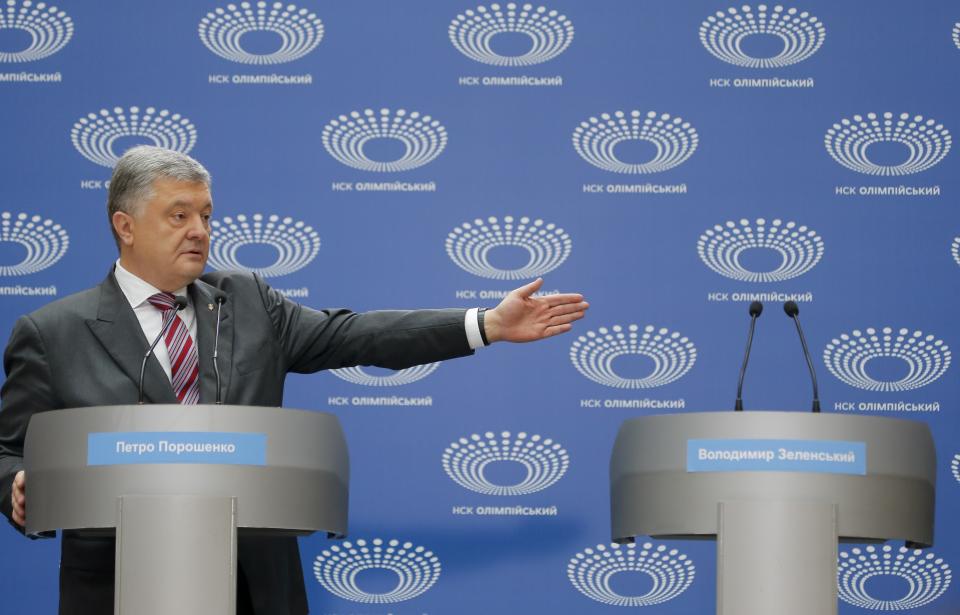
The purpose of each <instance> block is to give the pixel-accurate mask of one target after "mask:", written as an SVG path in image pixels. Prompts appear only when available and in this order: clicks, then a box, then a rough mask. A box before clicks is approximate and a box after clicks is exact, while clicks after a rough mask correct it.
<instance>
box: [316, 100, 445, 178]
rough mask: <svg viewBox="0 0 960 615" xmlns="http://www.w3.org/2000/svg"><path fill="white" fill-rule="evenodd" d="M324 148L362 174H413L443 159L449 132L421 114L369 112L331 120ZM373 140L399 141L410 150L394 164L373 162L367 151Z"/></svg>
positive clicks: (385, 110) (384, 111) (327, 127)
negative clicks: (390, 172)
mask: <svg viewBox="0 0 960 615" xmlns="http://www.w3.org/2000/svg"><path fill="white" fill-rule="evenodd" d="M322 138H323V146H324V147H325V148H327V151H328V152H330V155H331V156H333V157H334V158H336V159H337V160H339V161H340V162H342V163H343V164H345V165H347V166H348V167H353V168H355V169H360V170H362V171H409V170H410V169H416V168H417V167H421V166H423V165H425V164H427V163H428V162H430V161H432V160H433V159H434V158H436V157H437V156H439V155H440V152H442V151H443V148H444V147H446V146H447V130H446V128H444V127H443V126H442V125H441V124H440V122H438V121H437V120H435V119H433V118H432V117H430V116H429V115H421V114H420V113H419V112H418V111H411V112H409V113H408V112H407V111H405V110H404V109H397V110H396V111H391V110H390V109H380V111H374V110H373V109H366V110H364V111H362V112H361V111H351V112H350V114H349V115H341V116H340V117H338V118H336V119H334V120H330V123H329V124H327V125H326V126H324V128H323V136H322ZM373 139H396V140H398V141H400V142H401V143H403V145H404V147H406V151H404V153H403V155H401V156H400V158H398V159H397V160H393V161H391V162H380V161H377V160H371V159H370V158H368V157H367V155H366V154H365V153H364V151H363V148H364V145H366V144H367V142H369V141H371V140H373Z"/></svg>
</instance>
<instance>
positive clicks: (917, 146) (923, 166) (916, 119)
mask: <svg viewBox="0 0 960 615" xmlns="http://www.w3.org/2000/svg"><path fill="white" fill-rule="evenodd" d="M823 141H824V145H825V146H826V148H827V152H829V153H830V156H832V157H833V159H834V160H836V161H837V162H838V163H840V164H842V165H843V166H845V167H847V168H848V169H850V170H852V171H857V172H858V173H864V174H866V175H882V176H897V175H911V174H913V173H920V172H921V171H926V170H927V169H929V168H930V167H932V166H934V165H936V164H937V163H939V162H940V161H941V160H943V159H944V157H945V156H946V155H947V153H948V152H949V151H950V148H951V146H952V145H953V139H952V137H951V136H950V131H949V130H947V129H946V128H944V126H943V124H940V123H938V122H937V121H936V120H934V119H932V118H924V117H923V116H922V115H913V116H911V115H910V114H909V113H901V114H899V115H895V114H894V113H891V112H889V111H888V112H886V113H867V114H866V115H854V116H853V117H851V118H844V119H842V120H840V122H838V123H836V124H834V125H833V126H831V127H830V129H828V130H827V134H826V135H825V136H824V139H823ZM876 143H900V144H902V145H904V146H905V147H906V148H907V149H908V150H909V152H910V154H909V157H908V159H907V160H905V161H904V162H902V163H900V164H894V165H885V164H877V163H875V162H872V161H871V160H870V157H869V155H868V154H869V147H870V146H871V145H873V144H876Z"/></svg>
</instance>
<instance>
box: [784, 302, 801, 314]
mask: <svg viewBox="0 0 960 615" xmlns="http://www.w3.org/2000/svg"><path fill="white" fill-rule="evenodd" d="M783 311H784V312H786V313H787V316H789V317H790V318H795V317H796V316H797V314H799V313H800V308H799V307H797V303H796V302H795V301H787V302H786V303H784V304H783Z"/></svg>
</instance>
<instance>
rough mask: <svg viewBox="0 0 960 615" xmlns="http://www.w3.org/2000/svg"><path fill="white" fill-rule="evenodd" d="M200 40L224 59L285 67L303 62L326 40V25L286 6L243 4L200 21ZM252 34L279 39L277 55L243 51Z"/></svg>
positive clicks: (228, 7)
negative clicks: (273, 35)
mask: <svg viewBox="0 0 960 615" xmlns="http://www.w3.org/2000/svg"><path fill="white" fill-rule="evenodd" d="M199 30H200V40H201V41H203V44H204V45H206V46H207V49H209V50H210V51H212V52H213V53H215V54H217V55H218V56H220V57H221V58H225V59H227V60H232V61H234V62H241V63H243V64H281V63H283V62H292V61H293V60H296V59H299V58H302V57H303V56H305V55H307V54H308V53H310V52H311V51H313V50H314V48H316V46H317V45H319V44H320V41H321V39H323V22H322V21H320V18H319V17H317V16H316V15H314V14H313V13H311V12H309V11H308V10H307V9H301V8H297V7H296V6H295V5H293V4H284V3H282V2H257V3H252V2H241V3H240V4H239V6H238V5H236V4H228V5H227V7H226V8H225V9H224V8H217V9H216V10H215V11H213V12H212V13H207V15H206V17H204V18H203V19H201V20H200V27H199ZM249 32H273V33H275V34H277V35H279V37H280V40H281V41H282V42H281V44H280V48H279V49H278V50H276V51H274V52H273V53H266V54H258V53H250V52H248V51H246V50H245V49H244V48H243V36H244V35H245V34H247V33H249Z"/></svg>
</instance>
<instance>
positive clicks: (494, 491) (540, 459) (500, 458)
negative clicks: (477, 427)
mask: <svg viewBox="0 0 960 615" xmlns="http://www.w3.org/2000/svg"><path fill="white" fill-rule="evenodd" d="M497 462H512V463H519V464H520V465H522V466H523V467H524V468H525V469H526V471H527V475H526V476H525V477H524V478H523V479H522V480H521V481H520V482H518V483H516V484H515V485H497V484H494V483H493V482H491V481H490V480H488V479H487V477H486V476H485V475H484V471H485V470H486V469H487V466H489V465H491V464H495V463H497ZM569 465H570V456H569V455H568V454H567V451H566V450H564V448H563V447H562V446H560V444H559V443H557V442H554V441H553V440H551V439H550V438H541V437H540V436H539V435H537V434H534V435H532V436H528V435H527V434H526V433H524V432H522V431H521V432H520V433H518V434H517V435H516V436H513V435H511V434H510V432H509V431H503V432H501V433H500V436H499V437H497V436H496V435H495V434H494V433H493V432H492V431H488V432H486V433H485V434H483V435H482V436H481V435H479V434H473V435H471V436H470V437H469V438H460V439H459V440H457V441H456V442H452V443H451V444H450V446H448V447H447V448H446V450H444V451H443V469H444V471H445V472H446V473H447V475H448V476H449V477H450V478H452V479H453V481H454V482H455V483H457V484H458V485H460V486H461V487H465V488H467V489H469V490H471V491H476V492H477V493H483V494H485V495H527V494H529V493H536V492H537V491H542V490H544V489H546V488H547V487H549V486H550V485H552V484H554V483H555V482H557V481H558V480H560V479H561V478H563V475H564V474H565V473H566V472H567V467H568V466H569Z"/></svg>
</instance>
